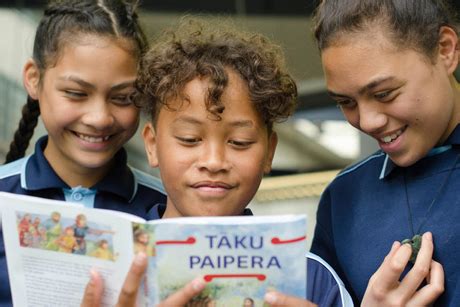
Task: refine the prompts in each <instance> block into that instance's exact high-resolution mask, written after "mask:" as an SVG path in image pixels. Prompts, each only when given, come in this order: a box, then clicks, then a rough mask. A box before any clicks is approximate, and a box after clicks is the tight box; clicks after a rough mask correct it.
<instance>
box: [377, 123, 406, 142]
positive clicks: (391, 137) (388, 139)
mask: <svg viewBox="0 0 460 307" xmlns="http://www.w3.org/2000/svg"><path fill="white" fill-rule="evenodd" d="M406 128H407V126H405V127H404V128H402V129H400V130H398V131H396V132H395V133H392V134H390V135H387V136H385V137H383V138H379V140H380V141H381V142H382V143H385V144H390V143H392V142H393V141H394V140H396V139H397V138H398V137H399V136H400V135H401V134H403V132H404V131H405V130H406Z"/></svg>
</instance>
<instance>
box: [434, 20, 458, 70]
mask: <svg viewBox="0 0 460 307" xmlns="http://www.w3.org/2000/svg"><path fill="white" fill-rule="evenodd" d="M438 47H439V52H438V55H439V58H440V59H441V61H442V62H443V63H444V65H445V67H446V69H447V71H448V73H449V74H453V73H454V71H455V69H456V68H457V65H458V61H459V53H460V50H459V48H460V47H459V41H458V35H457V33H456V32H455V31H454V30H453V29H452V28H450V27H446V26H444V27H441V29H439V43H438Z"/></svg>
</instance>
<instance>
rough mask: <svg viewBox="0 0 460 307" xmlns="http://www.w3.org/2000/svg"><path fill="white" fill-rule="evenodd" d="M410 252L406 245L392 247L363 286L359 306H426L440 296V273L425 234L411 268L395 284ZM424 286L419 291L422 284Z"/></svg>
mask: <svg viewBox="0 0 460 307" xmlns="http://www.w3.org/2000/svg"><path fill="white" fill-rule="evenodd" d="M411 254H412V249H411V247H410V245H409V244H403V245H401V244H400V243H399V242H395V243H393V246H392V248H391V251H390V252H389V254H388V255H387V256H386V257H385V259H384V261H383V263H382V265H381V266H380V267H379V269H378V270H377V272H375V273H374V275H372V277H371V279H370V280H369V284H368V285H367V289H366V293H365V294H364V298H363V301H362V306H427V305H429V304H432V303H433V302H434V301H435V300H436V299H437V298H438V297H439V296H440V295H441V294H442V293H443V292H444V270H443V268H442V265H441V264H440V263H438V262H436V261H434V260H433V259H432V257H433V237H432V235H431V233H430V232H427V233H425V234H424V235H423V237H422V247H421V249H420V252H419V253H418V256H417V260H416V261H415V264H414V267H413V268H412V269H411V270H410V271H409V272H408V273H407V275H406V276H405V277H404V278H403V280H402V281H399V278H400V276H401V273H402V272H403V270H404V268H405V267H406V265H407V263H408V261H409V259H410V256H411ZM424 280H425V281H426V285H424V286H423V287H421V288H419V287H420V285H421V284H422V282H423V281H424Z"/></svg>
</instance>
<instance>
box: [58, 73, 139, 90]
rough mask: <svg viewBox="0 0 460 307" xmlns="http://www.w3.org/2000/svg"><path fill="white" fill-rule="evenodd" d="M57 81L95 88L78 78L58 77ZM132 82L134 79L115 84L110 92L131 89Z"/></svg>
mask: <svg viewBox="0 0 460 307" xmlns="http://www.w3.org/2000/svg"><path fill="white" fill-rule="evenodd" d="M58 80H62V81H71V82H75V83H77V84H79V85H80V86H82V87H85V88H90V89H96V87H95V86H94V85H93V84H91V83H89V82H87V81H85V80H83V79H81V78H78V77H76V76H64V77H59V78H58ZM134 81H135V79H133V80H129V81H126V82H122V83H119V84H116V85H114V86H112V87H111V88H110V90H111V91H117V90H121V89H124V88H127V87H131V86H133V85H134Z"/></svg>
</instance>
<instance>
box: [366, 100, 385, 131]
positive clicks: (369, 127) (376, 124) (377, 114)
mask: <svg viewBox="0 0 460 307" xmlns="http://www.w3.org/2000/svg"><path fill="white" fill-rule="evenodd" d="M387 121H388V117H387V115H386V114H385V113H384V112H383V110H382V107H381V106H380V105H379V104H378V103H374V102H367V103H362V104H360V105H359V128H360V130H361V131H363V132H364V133H367V134H374V133H377V132H379V131H380V130H381V129H383V128H384V127H385V125H386V124H387Z"/></svg>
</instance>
